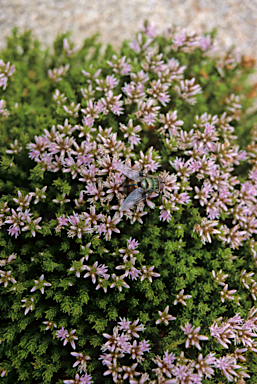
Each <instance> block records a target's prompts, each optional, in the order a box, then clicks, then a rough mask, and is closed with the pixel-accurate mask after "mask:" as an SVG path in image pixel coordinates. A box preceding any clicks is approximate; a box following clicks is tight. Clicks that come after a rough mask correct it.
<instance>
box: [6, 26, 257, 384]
mask: <svg viewBox="0 0 257 384" xmlns="http://www.w3.org/2000/svg"><path fill="white" fill-rule="evenodd" d="M65 37H66V35H62V36H60V37H59V38H58V39H57V40H56V42H55V44H54V53H50V51H48V50H46V51H43V50H42V49H41V48H40V44H39V42H38V41H35V40H33V39H32V38H31V35H30V33H29V32H24V33H23V34H19V33H18V31H17V30H14V31H13V35H12V36H10V37H9V38H8V41H7V47H6V49H4V50H3V51H2V53H1V58H2V59H3V60H4V61H5V62H7V61H10V62H11V64H14V65H15V67H16V71H15V73H14V75H13V76H12V77H11V78H10V79H9V80H8V81H9V85H8V87H7V89H6V90H5V91H3V90H2V89H0V99H1V98H3V99H5V100H6V107H7V109H8V110H9V111H10V115H9V116H8V118H6V119H4V118H3V119H2V120H1V121H0V133H1V137H0V147H1V149H0V152H1V157H0V174H1V177H0V180H1V181H0V191H1V197H0V204H2V205H0V208H2V207H3V203H4V202H8V204H9V205H8V206H9V207H10V208H14V206H15V205H14V203H13V198H17V192H18V190H19V191H20V192H21V193H22V194H23V195H26V194H27V193H29V192H31V191H35V190H36V188H39V189H42V188H43V187H44V186H47V188H48V189H47V197H46V199H45V200H44V199H43V200H42V201H40V202H39V204H38V205H36V206H35V210H34V211H33V215H34V217H35V218H37V217H42V218H43V220H42V223H44V224H42V225H41V230H40V231H39V232H37V233H36V236H35V237H34V236H32V235H31V234H29V235H26V233H27V232H25V233H22V234H21V235H20V236H19V237H18V238H17V239H15V237H10V236H9V235H8V233H7V231H6V229H3V230H2V231H1V233H0V246H1V258H2V259H6V258H7V257H8V256H9V255H10V254H12V253H14V254H17V258H16V259H15V260H14V261H13V262H12V263H10V265H9V269H10V270H11V271H12V276H13V277H14V278H15V280H16V281H17V283H16V284H15V287H16V289H15V290H13V284H12V283H9V284H8V286H7V287H4V286H3V284H2V285H1V286H0V308H1V324H0V340H1V344H0V361H1V363H0V372H1V369H2V370H6V372H7V373H6V376H4V377H3V378H2V379H1V383H3V384H9V383H19V382H21V383H24V384H47V383H49V384H51V383H62V382H63V380H67V379H70V378H74V377H75V374H76V368H72V365H73V364H74V362H75V359H74V357H73V356H71V355H70V353H71V352H72V351H73V350H72V348H71V346H70V344H67V345H66V346H63V345H62V344H63V343H62V341H60V340H59V339H57V338H56V337H55V330H54V329H50V330H45V328H46V327H45V325H43V322H44V321H52V322H54V323H56V324H57V326H58V327H57V328H58V329H60V328H61V327H62V326H63V327H64V328H65V329H68V331H70V330H71V329H76V336H78V337H79V341H78V342H77V343H76V346H77V348H76V351H78V352H81V351H83V352H84V353H86V354H88V355H89V356H90V357H91V360H90V361H89V362H88V372H90V373H91V374H92V377H93V379H94V382H95V383H97V384H101V383H111V382H112V380H111V378H110V377H109V376H107V377H105V378H104V377H103V372H104V371H105V370H106V369H105V368H106V367H103V365H102V363H101V361H99V356H100V354H101V350H100V347H101V345H102V344H103V343H104V342H105V341H106V340H105V339H104V337H103V333H108V334H111V333H112V329H113V327H114V326H115V325H116V322H117V321H119V318H120V317H121V318H123V317H126V318H128V319H129V320H131V321H135V320H136V319H137V318H139V319H140V323H144V324H145V325H146V330H145V333H144V338H145V339H146V340H150V342H151V346H152V347H153V350H152V351H151V352H150V353H149V355H148V357H147V359H146V360H145V361H144V362H143V367H144V368H145V370H148V371H149V369H152V368H153V367H154V365H153V363H152V358H153V357H154V355H159V356H161V355H162V354H163V352H164V351H166V350H167V349H168V350H169V351H173V352H174V353H175V354H176V355H178V354H179V353H180V351H181V350H183V349H185V348H184V344H185V335H184V334H183V332H182V330H181V328H180V326H184V325H185V323H186V322H190V323H191V324H192V325H194V326H196V327H197V326H201V333H202V334H204V335H208V336H209V329H208V327H209V326H210V325H211V324H212V323H213V321H215V320H216V319H217V318H218V317H220V316H223V317H224V318H227V317H231V316H234V314H235V313H236V312H239V313H240V314H242V317H244V316H247V313H248V311H249V309H250V308H251V307H252V298H251V296H250V294H249V292H248V291H247V290H246V289H245V288H244V287H243V286H242V285H241V283H240V279H239V278H238V276H240V272H241V271H242V270H244V269H246V270H247V271H249V270H254V268H255V266H254V263H253V261H252V256H251V253H250V250H249V245H245V246H244V247H241V248H240V250H238V251H236V256H237V258H236V260H233V262H232V252H231V249H230V248H229V249H228V248H226V247H225V246H223V245H222V244H221V242H219V241H218V240H215V241H214V242H213V243H212V244H207V245H203V244H202V242H201V241H200V239H199V237H198V236H197V235H196V233H195V232H193V229H194V226H195V224H196V223H197V222H198V221H199V218H200V209H199V208H198V207H195V206H194V202H193V203H191V204H189V205H187V206H185V207H184V206H183V208H181V209H180V210H179V211H175V212H174V214H173V217H172V220H171V221H170V222H169V223H166V222H165V223H163V222H161V221H160V220H159V217H158V210H157V209H156V210H152V211H149V212H148V215H147V216H145V217H143V224H140V223H138V222H136V223H134V224H133V225H131V224H129V222H128V221H123V222H121V223H120V224H119V225H118V228H119V229H120V233H119V234H114V235H113V236H112V238H111V240H110V241H106V240H103V239H102V238H99V237H98V236H91V235H89V234H86V235H85V236H83V237H82V239H77V240H75V239H74V238H71V237H67V235H66V234H65V233H64V232H59V233H56V231H55V227H56V225H57V220H56V218H57V217H60V216H61V215H62V214H64V213H66V212H70V210H71V205H70V204H69V202H67V203H64V204H62V202H61V200H62V198H63V194H65V195H66V197H68V198H69V199H70V200H74V199H75V198H78V195H79V192H80V191H81V190H82V189H83V188H84V186H83V183H80V185H78V183H76V182H75V181H74V180H73V179H72V177H71V175H70V174H61V172H56V173H50V172H47V171H45V170H42V169H41V166H40V165H39V164H38V165H35V163H34V162H33V161H32V160H31V159H30V158H29V157H28V149H27V148H26V146H27V144H29V143H30V142H32V141H34V137H35V136H38V135H41V134H43V132H44V131H43V130H44V129H48V130H50V128H51V126H52V125H55V126H56V125H58V124H63V122H64V119H65V118H66V117H67V114H66V113H65V112H64V110H63V109H62V108H61V107H60V106H57V107H56V102H55V101H54V100H53V94H54V91H55V89H59V91H60V93H64V94H65V96H66V97H67V100H68V102H67V104H69V103H71V102H74V103H75V105H76V104H77V103H80V102H81V103H82V107H83V102H84V101H83V100H82V101H81V96H80V89H81V88H82V87H83V86H84V85H85V77H84V75H83V74H82V73H81V71H82V70H85V71H87V72H89V73H90V74H91V75H93V74H94V73H95V72H96V70H97V69H98V68H101V69H102V74H103V76H106V75H108V74H109V73H110V67H109V66H108V65H107V64H106V61H107V60H110V59H111V58H112V56H113V54H114V53H115V52H114V51H113V48H112V47H111V46H108V47H107V49H106V50H105V51H104V52H103V53H102V50H101V44H99V43H98V42H97V36H93V37H92V38H88V39H86V40H85V41H84V44H83V46H82V48H81V49H79V50H78V51H77V52H75V53H74V54H73V55H71V56H70V57H67V56H66V55H65V52H64V49H63V38H65ZM158 39H159V41H158V43H159V53H163V58H164V59H170V58H172V57H175V58H176V59H178V60H179V62H180V65H186V66H187V68H186V71H185V74H186V76H187V78H191V77H192V76H193V77H195V78H196V80H197V82H198V83H199V84H200V85H201V87H202V88H203V93H202V94H201V95H199V97H198V103H197V104H196V105H194V106H192V105H188V104H185V103H182V102H181V100H180V99H178V98H174V101H171V103H173V104H172V105H171V106H168V107H167V108H166V111H168V110H169V109H170V108H171V109H172V110H174V109H177V110H178V111H179V113H178V115H179V116H183V120H184V127H185V129H187V130H188V131H189V130H190V129H191V127H192V124H193V122H194V116H195V115H200V114H202V113H204V112H206V111H208V113H210V114H212V115H215V114H216V115H220V114H222V113H223V111H224V110H223V107H224V99H225V97H227V96H228V95H230V94H231V93H233V92H234V93H235V94H238V91H237V90H238V87H240V93H241V94H242V95H244V94H245V95H246V97H244V98H242V101H241V103H242V105H243V108H242V110H243V111H244V110H246V109H247V108H248V107H249V106H250V105H251V102H252V100H251V97H249V96H247V95H248V93H249V92H250V90H251V89H250V88H251V87H250V86H249V85H248V83H247V82H246V79H247V76H248V74H249V72H251V71H249V70H248V69H247V68H246V67H244V65H243V64H241V66H240V67H239V69H238V70H236V69H232V70H227V72H226V76H224V77H221V76H220V75H219V73H218V71H217V68H216V64H217V60H216V59H215V58H209V57H205V56H204V55H202V53H201V52H200V50H196V51H195V52H193V53H191V54H190V55H188V54H187V53H185V52H180V51H179V52H177V53H176V52H175V53H174V51H172V49H171V48H170V46H169V45H167V43H166V41H164V40H163V38H162V37H159V38H157V40H158ZM116 54H117V53H116ZM117 55H119V56H120V57H121V55H126V56H127V58H129V59H130V60H131V62H133V63H134V67H135V68H136V69H135V72H136V71H139V70H140V69H141V64H140V59H141V58H140V55H137V54H136V53H135V52H134V51H133V50H132V49H131V48H129V46H128V44H127V43H126V42H125V43H124V44H123V46H122V48H121V54H120V53H119V54H117ZM67 63H68V64H69V65H70V68H71V70H70V71H69V74H68V75H66V76H64V78H63V80H62V81H61V82H60V83H57V84H54V83H53V82H52V81H51V79H49V77H48V75H47V73H48V70H49V69H53V68H55V67H60V66H61V65H66V64H67ZM122 82H123V84H125V82H126V76H123V78H122ZM171 96H172V95H171ZM171 99H172V97H171ZM129 108H130V106H128V107H127V111H126V114H125V115H126V116H125V115H122V116H119V118H116V117H115V118H114V117H113V116H112V117H110V116H109V115H108V116H107V117H106V118H105V119H103V121H102V126H103V128H108V127H110V126H112V127H113V131H114V132H117V131H118V126H119V123H125V122H126V123H127V122H128V119H127V117H129V116H130V115H129V114H130V113H132V110H130V109H129ZM131 108H132V107H131ZM164 109H165V108H164ZM255 119H256V113H253V114H251V115H249V114H248V115H247V114H242V118H241V120H240V122H239V121H235V122H234V127H235V131H236V134H237V135H238V137H239V140H241V138H242V140H243V144H244V145H247V144H248V143H249V131H250V128H251V127H252V124H253V122H254V120H255ZM69 122H70V123H72V124H77V123H78V120H77V119H76V118H75V117H71V118H69ZM85 129H86V128H85ZM15 139H17V140H18V142H19V144H20V145H21V146H22V147H23V149H22V151H21V152H20V153H18V154H13V155H11V156H10V155H8V154H6V150H7V149H9V147H10V144H11V143H13V142H14V140H15ZM153 144H154V146H155V152H154V155H160V156H161V164H162V168H163V170H165V169H167V170H170V169H171V167H170V165H169V160H172V157H171V156H170V152H169V150H168V148H167V147H165V146H164V145H161V143H160V140H159V137H158V134H156V131H151V130H147V127H145V130H144V136H143V138H142V142H141V144H140V146H139V147H138V149H137V150H136V156H137V158H139V151H140V150H141V151H143V152H144V153H146V152H147V149H148V148H149V147H150V146H151V145H153ZM53 199H56V200H58V201H59V202H60V204H54V203H53ZM130 237H132V238H135V239H136V240H138V241H139V243H140V246H139V248H138V249H139V251H140V253H139V254H138V255H137V262H138V263H139V264H140V265H146V266H154V267H155V271H156V272H158V273H159V274H160V278H157V279H155V278H154V279H153V282H152V283H150V282H149V280H147V279H145V280H144V281H142V282H141V281H140V279H137V280H133V281H132V280H130V283H131V284H130V288H129V289H127V288H125V289H123V290H122V292H119V291H118V289H117V288H114V289H110V288H109V287H108V293H107V294H106V293H104V291H103V290H101V289H99V290H96V289H95V285H94V284H93V283H92V281H91V279H89V278H83V277H82V276H83V274H85V272H82V276H81V277H80V278H77V277H76V276H75V272H76V271H79V268H80V265H81V262H80V260H81V258H82V257H85V258H87V257H88V256H89V262H88V264H90V265H93V263H94V262H95V261H99V262H101V263H104V264H106V265H108V267H109V269H110V270H111V271H112V273H115V267H116V266H117V265H119V263H120V261H119V256H117V253H118V250H119V249H121V248H124V247H126V245H127V244H126V239H129V238H130ZM89 242H90V243H91V245H90V249H92V250H93V252H92V254H89V248H88V247H87V244H88V243H89ZM81 245H82V246H84V249H82V248H81ZM106 249H107V252H105V250H106ZM71 268H73V271H71V270H70V269H71ZM220 269H222V270H223V271H224V273H228V274H229V277H228V278H227V283H228V284H229V286H230V287H232V289H236V290H237V294H238V295H239V296H241V306H240V307H239V306H237V304H236V302H234V301H230V302H226V303H224V304H223V305H221V302H220V291H221V287H220V286H216V285H215V283H214V281H213V278H212V276H211V272H212V270H215V271H219V270H220ZM74 271H75V272H74ZM42 274H44V279H45V281H47V282H49V283H50V284H51V286H47V287H45V293H44V295H43V294H41V293H40V291H39V290H36V291H35V292H33V293H32V292H31V289H32V287H33V286H34V285H35V280H39V278H40V276H41V275H42ZM183 289H184V290H185V294H190V295H191V296H192V298H190V299H189V300H187V306H183V305H182V304H178V305H177V306H174V307H172V308H173V309H172V315H173V316H175V317H176V324H175V323H174V322H171V323H170V324H169V326H168V327H166V326H164V325H161V326H157V325H156V323H155V322H156V319H157V318H158V311H164V309H165V307H166V306H167V305H169V306H170V307H171V306H172V305H173V302H174V300H175V298H176V295H177V294H178V293H179V292H180V291H181V290H183ZM32 296H33V298H34V304H35V310H33V311H29V312H28V314H27V315H26V316H24V310H25V308H22V302H21V300H23V299H24V298H27V299H30V298H31V297H32ZM211 343H212V344H211ZM206 345H208V346H206ZM210 345H211V347H212V351H216V352H217V353H219V352H220V351H222V348H221V347H220V346H219V345H218V343H216V342H214V341H210V343H208V344H205V342H203V343H202V344H201V346H202V353H203V355H204V356H205V355H207V354H208V353H209V352H210V350H209V349H208V348H210ZM187 353H188V357H190V358H194V359H196V358H197V355H198V352H197V351H196V350H195V349H193V348H191V349H189V350H188V351H186V352H185V354H187ZM247 358H248V362H249V364H248V368H249V369H248V373H249V374H250V375H252V378H251V379H249V381H247V380H246V382H249V383H255V382H256V383H257V381H256V376H257V372H256V366H257V359H256V355H255V354H254V353H249V354H248V356H247ZM153 377H154V375H153ZM220 380H225V379H224V377H223V376H220V379H219V378H218V379H216V378H215V379H213V380H203V383H205V382H206V383H207V382H208V383H209V382H212V383H221V382H223V381H220Z"/></svg>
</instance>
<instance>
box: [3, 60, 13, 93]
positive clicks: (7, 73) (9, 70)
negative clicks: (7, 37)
mask: <svg viewBox="0 0 257 384" xmlns="http://www.w3.org/2000/svg"><path fill="white" fill-rule="evenodd" d="M14 71H15V66H14V65H11V64H10V62H8V63H5V62H4V61H3V60H2V59H0V88H1V87H3V89H6V87H7V82H8V77H11V76H12V74H13V73H14Z"/></svg>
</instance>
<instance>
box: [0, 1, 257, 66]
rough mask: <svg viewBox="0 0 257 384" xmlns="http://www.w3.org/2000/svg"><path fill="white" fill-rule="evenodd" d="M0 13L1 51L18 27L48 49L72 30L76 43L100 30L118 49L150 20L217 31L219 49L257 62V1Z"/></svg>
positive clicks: (29, 6) (69, 4)
mask: <svg viewBox="0 0 257 384" xmlns="http://www.w3.org/2000/svg"><path fill="white" fill-rule="evenodd" d="M0 9H1V12H0V36H1V37H0V49H1V48H3V47H4V46H5V38H6V36H8V35H9V34H10V32H11V30H12V28H13V27H14V26H17V27H19V29H20V30H23V29H24V28H27V29H31V30H32V31H33V35H34V36H35V37H37V38H39V39H40V40H41V42H42V43H43V45H44V46H49V45H51V43H52V42H53V40H54V39H55V37H56V36H57V35H58V34H59V33H61V32H66V31H68V30H70V31H72V41H74V42H75V43H76V44H79V45H80V44H81V43H82V41H83V39H84V38H85V37H88V36H89V35H91V34H94V33H96V32H100V34H101V38H100V40H101V41H102V42H103V43H105V44H106V43H109V42H110V43H112V45H114V46H115V47H116V48H117V47H118V46H119V44H120V42H121V41H122V40H123V39H129V40H130V39H133V37H134V33H135V32H136V31H138V29H139V27H140V25H141V24H142V21H143V20H146V19H147V20H149V21H150V22H154V23H155V26H156V28H157V30H159V31H161V30H163V29H164V28H165V27H166V26H167V25H170V24H175V25H178V26H181V28H183V27H185V28H187V29H188V30H189V31H195V32H198V31H204V32H208V31H211V30H212V29H213V28H217V31H218V34H217V42H218V44H219V46H221V47H222V48H224V47H225V48H229V47H230V46H231V45H233V44H234V45H235V46H237V47H238V48H239V49H240V51H241V53H242V54H244V55H246V56H251V57H253V58H256V59H257V49H256V46H257V0H0Z"/></svg>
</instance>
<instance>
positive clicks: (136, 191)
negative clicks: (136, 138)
mask: <svg viewBox="0 0 257 384" xmlns="http://www.w3.org/2000/svg"><path fill="white" fill-rule="evenodd" d="M118 171H120V172H122V173H123V174H124V175H125V176H127V178H128V179H127V182H126V187H127V194H128V196H127V197H126V199H125V200H124V202H123V203H122V205H121V207H120V210H121V211H126V210H128V209H130V208H132V207H133V206H134V205H137V204H139V203H140V202H141V201H144V200H146V199H147V198H148V197H149V196H150V195H151V194H152V193H158V194H159V193H160V187H161V181H160V179H159V176H149V175H147V174H145V173H144V171H142V170H139V171H137V170H135V169H132V168H130V167H129V166H127V165H126V164H119V166H118Z"/></svg>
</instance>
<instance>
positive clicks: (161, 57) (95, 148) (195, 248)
mask: <svg viewBox="0 0 257 384" xmlns="http://www.w3.org/2000/svg"><path fill="white" fill-rule="evenodd" d="M23 40H24V42H23ZM92 41H93V40H92ZM92 41H91V40H88V41H86V42H85V45H84V46H83V48H81V49H78V48H77V47H74V45H73V44H72V43H70V42H69V40H68V39H67V38H66V37H65V36H62V37H61V38H60V39H59V41H58V44H56V48H57V51H56V52H57V53H58V54H53V56H52V54H51V55H50V54H48V53H47V52H45V53H44V58H45V57H47V60H46V62H45V63H44V65H41V66H40V71H41V72H38V67H37V66H38V63H40V62H41V61H40V60H41V59H39V56H37V55H38V51H39V48H38V46H37V44H35V45H33V44H29V43H26V44H25V42H26V39H25V38H24V39H20V40H19V42H17V43H16V45H17V49H18V50H19V49H20V48H19V44H21V45H22V44H23V45H24V49H26V52H27V51H28V54H26V55H21V57H20V60H21V61H22V65H20V66H18V65H17V68H23V71H24V73H25V72H26V69H27V68H28V72H27V75H26V76H24V73H23V72H22V78H19V76H20V73H18V70H17V72H16V73H17V76H15V77H14V78H13V79H12V81H9V77H10V76H11V75H12V73H13V71H14V67H13V66H11V65H10V63H9V62H8V63H7V64H4V62H3V61H0V88H1V91H2V92H4V93H5V95H6V97H5V100H6V101H4V100H0V117H3V118H2V119H1V123H2V126H3V129H2V130H1V138H2V139H1V140H2V142H3V143H4V145H3V149H2V150H1V151H0V152H1V153H0V164H1V167H0V171H1V182H0V191H1V197H0V228H1V232H0V246H1V249H0V267H1V270H0V305H1V311H2V317H3V322H2V323H1V324H0V335H1V340H0V358H1V361H4V363H1V366H0V375H1V376H2V377H4V380H5V381H6V383H9V382H10V380H13V377H19V378H20V380H27V382H28V383H31V382H32V381H33V382H34V381H35V380H38V378H39V380H40V379H42V378H43V380H47V381H48V382H49V384H50V382H51V383H53V382H57V381H58V382H59V381H60V380H61V381H62V382H63V383H65V384H80V383H84V384H91V383H93V382H95V383H97V384H98V383H99V384H102V383H103V382H115V383H125V382H127V383H129V384H136V383H141V384H143V383H148V384H164V383H166V384H202V383H205V382H207V381H208V380H210V381H213V380H214V381H217V382H218V381H220V382H221V381H222V382H223V381H224V380H227V381H231V382H232V381H234V382H244V379H247V378H248V377H249V375H248V373H246V371H245V370H246V366H247V369H248V370H249V374H252V375H253V374H254V372H255V366H254V355H255V354H256V353H257V341H256V335H257V317H256V313H257V310H256V309H255V308H253V309H252V310H250V312H249V315H248V317H247V315H245V313H247V311H248V310H249V308H251V307H252V306H253V305H254V301H256V298H257V281H256V271H255V269H256V266H257V240H256V234H257V219H256V216H257V125H256V123H255V124H254V123H253V119H254V118H255V116H252V115H251V113H250V112H249V115H247V116H246V115H245V112H244V111H245V110H247V111H248V109H247V108H248V106H250V97H251V96H249V95H250V94H251V93H250V92H248V91H249V89H248V88H249V87H250V86H249V85H247V86H246V85H245V83H244V81H245V80H243V82H242V87H243V88H242V87H241V84H240V81H241V79H244V76H245V70H246V68H245V66H244V65H243V62H242V60H241V58H240V56H238V55H237V52H236V51H230V52H228V53H227V54H226V55H224V57H222V58H221V59H217V58H215V57H214V55H212V53H213V51H214V50H215V46H214V43H213V40H212V37H211V35H203V34H200V33H199V34H198V33H194V32H192V33H191V32H188V31H186V30H182V31H181V30H179V29H178V28H175V27H174V28H173V27H168V28H167V29H166V31H165V33H164V34H163V35H158V32H157V31H156V29H155V28H154V26H153V25H151V24H150V23H148V22H145V23H144V24H143V25H142V28H141V31H140V32H139V33H138V34H137V35H136V38H135V40H134V41H133V42H132V43H131V44H127V43H126V44H125V45H124V46H123V48H122V54H118V53H116V54H114V51H112V49H111V48H108V49H107V50H106V52H105V53H104V54H102V53H101V50H100V49H99V46H98V45H97V43H96V44H95V43H94V42H92ZM13 44H14V42H13ZM91 44H92V45H91ZM10 47H11V45H10ZM12 52H13V50H12ZM209 54H211V55H209ZM23 56H24V57H23ZM5 57H7V56H5ZM42 57H43V56H42ZM28 58H33V60H30V59H29V60H28ZM101 58H102V62H101V60H100V59H101ZM17 60H18V59H17ZM24 60H25V61H24ZM10 61H11V58H10ZM25 64H26V65H25ZM1 68H2V69H1ZM47 74H48V75H47ZM68 75H69V76H68ZM16 77H17V78H18V79H19V82H17V84H16ZM7 84H8V87H6V85H7ZM239 85H240V86H239ZM12 87H14V88H12ZM240 87H241V88H240ZM240 89H243V92H241V94H239V92H240ZM210 90H211V91H210ZM16 94H17V101H19V104H18V103H17V102H16V100H13V97H14V95H16ZM38 94H39V96H38ZM42 95H43V97H42ZM246 95H247V96H246ZM46 96H47V97H46ZM34 98H35V100H34ZM24 100H25V101H24ZM6 105H7V106H9V105H11V108H10V113H9V111H7V110H6V109H5V107H6ZM249 110H250V109H249ZM247 113H248V112H247ZM19 114H21V119H20V120H21V121H19V123H17V119H18V117H19V116H20V115H19ZM24 121H26V128H24V127H23V125H22V124H23V123H24ZM251 126H253V130H252V133H251V137H250V133H249V136H248V135H247V132H248V131H249V132H250V128H251ZM6 132H7V133H8V135H7V133H6ZM242 135H244V140H242V141H241V140H240V138H241V137H242ZM240 141H241V142H240ZM239 142H240V146H242V148H241V147H240V146H239ZM247 144H249V145H247ZM128 202H129V203H128ZM126 204H127V205H126ZM239 301H240V302H239ZM236 312H239V313H236ZM235 313H236V314H235ZM234 314H235V315H234ZM42 316H44V320H45V321H43V320H42V321H38V320H39V319H40V318H42ZM246 317H247V318H246ZM245 318H246V320H245ZM118 319H120V321H118ZM129 319H130V320H129ZM215 319H216V320H215ZM117 321H118V323H117V324H116V323H115V322H117ZM115 324H116V325H115ZM144 324H146V325H144ZM16 325H18V326H16ZM48 331H49V332H48ZM103 332H104V333H103ZM142 332H145V335H146V336H145V339H144V338H143V337H141V335H142ZM51 335H52V337H51ZM58 339H59V340H60V341H62V343H60V342H59V341H58ZM104 339H105V340H104ZM103 340H104V341H103ZM78 348H79V349H78ZM74 350H75V351H74ZM17 351H18V355H17ZM101 351H102V352H101ZM100 354H101V356H100ZM89 355H90V357H89ZM17 356H18V357H17ZM99 356H100V358H99ZM74 357H75V359H76V361H75V362H74ZM72 365H73V367H72Z"/></svg>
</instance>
